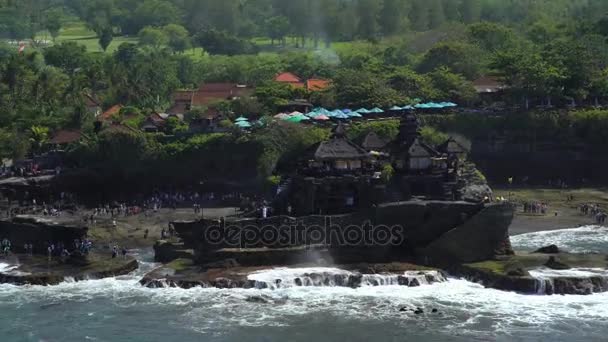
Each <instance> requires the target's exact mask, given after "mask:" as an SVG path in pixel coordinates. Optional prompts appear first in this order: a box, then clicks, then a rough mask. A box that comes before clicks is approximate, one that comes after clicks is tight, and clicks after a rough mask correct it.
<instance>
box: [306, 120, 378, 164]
mask: <svg viewBox="0 0 608 342" xmlns="http://www.w3.org/2000/svg"><path fill="white" fill-rule="evenodd" d="M309 154H310V156H311V157H312V159H315V160H336V159H367V158H369V154H368V153H367V151H366V150H364V149H363V148H361V147H360V146H358V145H357V144H355V143H353V142H352V141H350V140H348V139H347V138H346V129H345V128H344V125H343V124H342V123H339V124H338V125H337V126H336V127H335V128H334V129H333V131H332V136H331V138H330V139H329V140H327V141H322V142H320V143H318V144H316V145H313V146H312V147H311V148H310V150H309Z"/></svg>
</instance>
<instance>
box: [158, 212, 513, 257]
mask: <svg viewBox="0 0 608 342" xmlns="http://www.w3.org/2000/svg"><path fill="white" fill-rule="evenodd" d="M512 217H513V208H512V207H511V206H509V205H506V204H501V205H490V206H489V207H485V206H484V205H483V204H475V203H468V202H441V201H428V202H427V201H411V202H399V203H388V204H383V205H379V206H377V207H374V208H372V209H370V210H368V211H364V212H356V213H352V214H347V215H336V216H305V217H297V218H294V217H288V216H278V217H270V218H266V219H240V220H233V221H221V220H201V221H196V222H174V223H173V225H174V227H175V229H176V231H177V233H178V235H179V236H180V238H181V239H182V241H183V243H184V246H183V248H192V249H194V250H195V251H196V258H197V260H198V262H199V263H200V264H204V263H209V262H214V261H218V260H221V259H225V258H231V259H235V260H237V261H238V263H239V264H242V265H251V266H254V265H289V264H294V263H300V262H303V259H304V261H308V258H309V257H313V258H315V257H316V258H319V257H322V258H324V260H328V261H335V262H336V263H353V262H363V261H368V262H376V263H380V262H388V261H398V260H405V259H407V258H412V257H416V256H421V258H420V259H421V260H423V259H424V257H426V263H427V264H435V263H436V264H442V263H443V262H445V261H450V262H452V261H453V262H468V261H478V260H485V259H487V258H488V257H493V256H495V255H503V254H510V253H512V250H511V246H510V242H509V239H508V227H509V225H510V222H511V219H512ZM353 227H355V229H359V231H363V232H365V231H366V229H371V232H372V233H373V231H374V229H377V228H378V227H384V228H385V229H388V230H391V233H392V232H396V233H395V234H394V235H392V239H391V240H390V241H388V243H386V242H385V243H381V242H378V241H376V240H373V239H372V240H371V241H370V239H367V238H361V239H357V240H356V241H354V242H353V241H348V240H346V239H345V237H346V236H347V235H348V234H347V233H349V231H350V230H352V229H353ZM300 228H301V229H300ZM384 228H383V229H384ZM396 228H398V229H396ZM298 229H300V230H298ZM262 232H265V233H274V234H267V235H263V234H262ZM299 232H301V234H302V235H301V236H298V239H296V240H294V239H292V237H294V234H296V233H299ZM273 235H274V236H275V237H276V238H272V236H273ZM319 236H320V237H321V239H319ZM471 236H472V237H471ZM268 237H270V238H268ZM453 240H457V241H458V242H457V244H460V245H461V246H447V245H449V243H447V244H443V241H453ZM454 244H455V243H454ZM315 245H319V246H323V248H320V249H318V250H316V251H315V253H316V254H315V253H310V252H303V251H301V250H299V249H298V247H304V246H305V247H310V246H315ZM478 245H482V246H483V247H482V248H477V246H478ZM446 246H447V247H446ZM472 246H475V247H472ZM160 247H161V246H159V250H161V248H160ZM311 249H314V247H313V248H311ZM420 251H422V254H419V252H420ZM438 251H440V252H441V253H438ZM162 253H163V258H164V256H165V255H169V254H170V253H164V252H162ZM454 256H456V257H454ZM172 257H175V256H172Z"/></svg>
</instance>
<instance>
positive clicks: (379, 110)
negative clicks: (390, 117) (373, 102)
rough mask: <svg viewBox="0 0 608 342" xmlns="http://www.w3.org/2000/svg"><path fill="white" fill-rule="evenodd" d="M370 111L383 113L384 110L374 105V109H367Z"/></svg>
mask: <svg viewBox="0 0 608 342" xmlns="http://www.w3.org/2000/svg"><path fill="white" fill-rule="evenodd" d="M369 112H370V113H384V111H383V110H382V109H380V108H378V107H375V108H374V109H372V110H370V111H369Z"/></svg>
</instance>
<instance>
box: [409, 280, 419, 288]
mask: <svg viewBox="0 0 608 342" xmlns="http://www.w3.org/2000/svg"><path fill="white" fill-rule="evenodd" d="M408 286H409V287H418V286H420V282H419V281H418V279H416V278H414V279H412V281H410V284H409V285H408Z"/></svg>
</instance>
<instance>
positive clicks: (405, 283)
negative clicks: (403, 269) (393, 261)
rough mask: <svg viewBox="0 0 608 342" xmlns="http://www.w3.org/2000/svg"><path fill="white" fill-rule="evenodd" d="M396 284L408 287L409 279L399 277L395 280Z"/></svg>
mask: <svg viewBox="0 0 608 342" xmlns="http://www.w3.org/2000/svg"><path fill="white" fill-rule="evenodd" d="M397 282H398V283H399V285H400V286H409V285H410V279H409V278H408V277H404V276H399V277H398V278H397Z"/></svg>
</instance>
